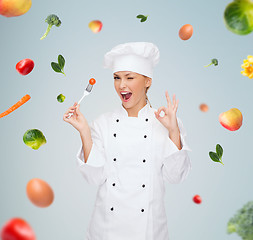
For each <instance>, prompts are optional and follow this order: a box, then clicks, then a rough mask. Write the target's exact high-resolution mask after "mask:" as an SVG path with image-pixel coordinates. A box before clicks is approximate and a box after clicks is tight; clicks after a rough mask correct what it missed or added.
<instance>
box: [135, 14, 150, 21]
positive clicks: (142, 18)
mask: <svg viewBox="0 0 253 240" xmlns="http://www.w3.org/2000/svg"><path fill="white" fill-rule="evenodd" d="M136 17H137V18H141V22H145V21H146V20H147V18H148V15H147V16H144V15H142V14H139V15H137V16H136Z"/></svg>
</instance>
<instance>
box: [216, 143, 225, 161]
mask: <svg viewBox="0 0 253 240" xmlns="http://www.w3.org/2000/svg"><path fill="white" fill-rule="evenodd" d="M216 153H217V155H218V157H219V158H221V157H222V154H223V149H222V147H221V145H220V144H217V145H216Z"/></svg>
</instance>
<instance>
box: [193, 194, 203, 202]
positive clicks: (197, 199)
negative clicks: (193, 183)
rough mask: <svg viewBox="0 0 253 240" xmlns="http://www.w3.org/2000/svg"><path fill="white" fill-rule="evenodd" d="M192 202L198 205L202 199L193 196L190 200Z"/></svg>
mask: <svg viewBox="0 0 253 240" xmlns="http://www.w3.org/2000/svg"><path fill="white" fill-rule="evenodd" d="M192 200H193V202H195V203H197V204H200V203H201V202H202V199H201V197H200V196H199V195H195V196H194V197H193V198H192Z"/></svg>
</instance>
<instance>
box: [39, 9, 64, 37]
mask: <svg viewBox="0 0 253 240" xmlns="http://www.w3.org/2000/svg"><path fill="white" fill-rule="evenodd" d="M45 22H46V23H48V26H47V30H46V32H45V34H44V35H43V36H42V37H41V38H40V40H42V39H44V38H45V37H46V36H47V35H48V33H49V32H50V30H51V28H52V26H53V25H55V26H56V27H60V25H61V20H60V19H59V18H58V17H57V16H56V15H55V14H50V15H48V17H47V18H46V20H45Z"/></svg>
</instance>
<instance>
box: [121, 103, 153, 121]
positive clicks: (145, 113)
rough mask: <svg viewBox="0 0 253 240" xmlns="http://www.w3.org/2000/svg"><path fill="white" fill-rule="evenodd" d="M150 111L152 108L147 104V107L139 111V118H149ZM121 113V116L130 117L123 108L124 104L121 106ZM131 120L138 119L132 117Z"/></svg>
mask: <svg viewBox="0 0 253 240" xmlns="http://www.w3.org/2000/svg"><path fill="white" fill-rule="evenodd" d="M150 111H151V107H150V105H149V104H148V103H146V105H145V106H144V107H143V108H142V109H140V110H139V112H138V118H139V117H147V116H148V115H149V113H150ZM119 112H120V115H121V116H124V117H128V112H127V110H126V109H125V108H124V107H123V105H122V104H121V105H120V108H119ZM130 118H137V117H130Z"/></svg>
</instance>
